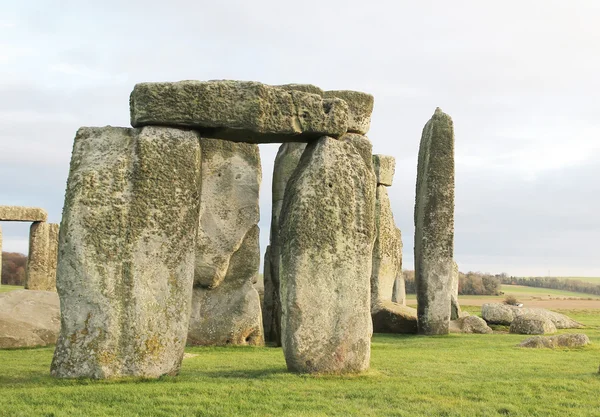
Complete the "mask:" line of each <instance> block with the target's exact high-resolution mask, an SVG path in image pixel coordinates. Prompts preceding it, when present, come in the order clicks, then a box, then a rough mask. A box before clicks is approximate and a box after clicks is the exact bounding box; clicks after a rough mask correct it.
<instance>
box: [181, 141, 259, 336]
mask: <svg viewBox="0 0 600 417" xmlns="http://www.w3.org/2000/svg"><path fill="white" fill-rule="evenodd" d="M201 143H202V192H201V196H200V215H199V227H198V240H197V244H196V266H195V277H194V296H193V299H192V316H191V319H190V328H189V333H188V343H189V344H193V345H226V344H254V345H260V344H263V343H264V336H263V328H262V313H261V308H260V297H259V294H258V292H257V291H256V289H255V288H254V286H253V282H254V281H255V280H256V277H257V276H258V269H259V266H260V248H259V239H258V235H259V232H258V221H259V219H260V210H259V205H258V199H259V189H260V182H261V179H262V171H261V164H260V152H259V149H258V145H254V144H249V143H236V142H231V141H227V140H221V139H207V138H202V141H201Z"/></svg>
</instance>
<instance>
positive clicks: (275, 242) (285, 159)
mask: <svg viewBox="0 0 600 417" xmlns="http://www.w3.org/2000/svg"><path fill="white" fill-rule="evenodd" d="M305 148H306V143H294V142H292V143H284V144H282V145H281V146H280V147H279V151H278V152H277V156H276V157H275V165H274V167H273V184H272V208H271V235H270V240H271V245H270V249H269V276H268V278H269V281H268V282H267V272H266V269H267V262H266V261H265V275H264V276H265V297H264V303H263V324H264V326H265V340H266V341H268V342H272V343H275V344H276V345H277V346H281V297H280V294H279V283H280V278H279V275H280V274H279V265H280V256H281V247H280V239H279V216H280V214H281V207H282V205H283V197H284V195H285V187H286V186H287V183H288V181H289V179H290V177H291V176H292V174H293V173H294V171H295V170H296V167H297V166H298V162H299V161H300V158H301V157H302V154H303V153H304V149H305ZM265 259H266V256H265Z"/></svg>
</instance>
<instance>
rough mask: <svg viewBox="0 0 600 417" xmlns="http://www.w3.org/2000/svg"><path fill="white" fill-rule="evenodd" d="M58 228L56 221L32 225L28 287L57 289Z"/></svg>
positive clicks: (32, 288) (26, 283) (44, 289)
mask: <svg viewBox="0 0 600 417" xmlns="http://www.w3.org/2000/svg"><path fill="white" fill-rule="evenodd" d="M58 229H59V227H58V224H55V223H46V222H34V223H33V224H32V225H31V228H30V232H29V256H28V258H27V279H26V281H25V288H26V289H28V290H39V291H56V263H57V260H58Z"/></svg>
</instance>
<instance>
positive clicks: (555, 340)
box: [519, 333, 591, 349]
mask: <svg viewBox="0 0 600 417" xmlns="http://www.w3.org/2000/svg"><path fill="white" fill-rule="evenodd" d="M590 343H591V342H590V339H589V337H587V335H585V334H582V333H569V334H559V335H558V336H534V337H530V338H529V339H526V340H524V341H522V342H521V343H520V344H519V347H526V348H550V349H554V348H565V347H566V348H571V347H582V346H587V345H589V344H590Z"/></svg>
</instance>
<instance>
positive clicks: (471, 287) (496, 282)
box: [402, 270, 505, 295]
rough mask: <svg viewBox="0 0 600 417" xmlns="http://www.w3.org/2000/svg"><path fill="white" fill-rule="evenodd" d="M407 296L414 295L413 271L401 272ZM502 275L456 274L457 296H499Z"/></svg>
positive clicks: (480, 273)
mask: <svg viewBox="0 0 600 417" xmlns="http://www.w3.org/2000/svg"><path fill="white" fill-rule="evenodd" d="M402 274H403V275H404V282H405V286H406V293H407V294H416V292H417V288H416V286H415V271H409V270H405V271H402ZM503 275H505V274H502V275H491V274H484V273H482V272H472V271H469V272H467V273H466V274H465V273H462V272H459V273H458V294H459V295H500V294H501V289H502V276H503Z"/></svg>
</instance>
